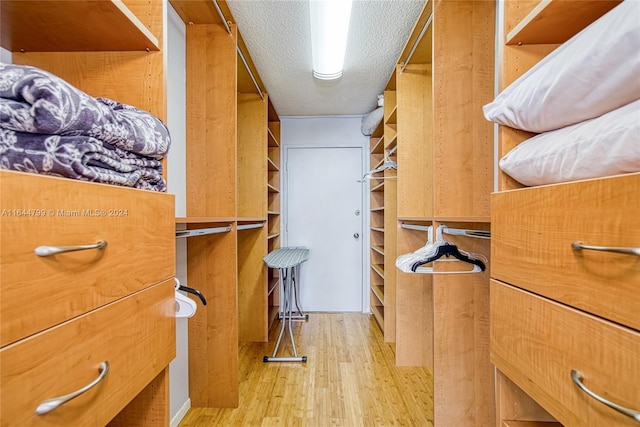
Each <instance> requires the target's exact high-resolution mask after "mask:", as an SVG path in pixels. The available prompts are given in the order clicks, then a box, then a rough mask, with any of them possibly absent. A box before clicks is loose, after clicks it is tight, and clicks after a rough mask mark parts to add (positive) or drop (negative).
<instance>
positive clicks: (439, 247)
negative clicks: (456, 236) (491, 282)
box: [411, 225, 486, 274]
mask: <svg viewBox="0 0 640 427" xmlns="http://www.w3.org/2000/svg"><path fill="white" fill-rule="evenodd" d="M444 228H446V225H440V226H438V228H437V230H436V242H435V243H434V245H433V247H434V249H435V251H434V252H433V254H430V255H429V256H427V257H426V258H422V259H420V260H418V261H417V262H415V263H414V264H413V265H412V266H411V271H413V272H415V273H428V274H461V273H480V272H482V271H484V270H485V269H486V266H485V264H484V262H483V261H482V260H481V259H480V258H484V259H485V261H486V257H484V255H480V254H472V253H469V252H466V251H463V250H460V249H458V247H457V246H456V245H455V244H453V243H451V242H448V241H446V240H444V237H443V233H442V231H443V229H444ZM452 256H453V257H454V258H456V259H458V260H460V261H464V262H467V263H470V264H473V265H474V267H473V269H472V270H463V271H442V272H437V271H434V270H433V267H421V266H422V265H424V264H429V263H431V262H433V261H435V260H437V259H440V258H442V257H446V258H449V257H452ZM451 261H452V260H451Z"/></svg>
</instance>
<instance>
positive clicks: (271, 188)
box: [267, 184, 280, 193]
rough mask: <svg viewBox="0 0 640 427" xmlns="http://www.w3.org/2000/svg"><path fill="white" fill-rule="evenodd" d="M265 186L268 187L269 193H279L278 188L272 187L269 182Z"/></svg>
mask: <svg viewBox="0 0 640 427" xmlns="http://www.w3.org/2000/svg"><path fill="white" fill-rule="evenodd" d="M267 187H269V193H280V190H278V189H277V188H276V187H274V186H273V185H271V184H267Z"/></svg>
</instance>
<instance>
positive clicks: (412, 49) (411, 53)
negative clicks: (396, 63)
mask: <svg viewBox="0 0 640 427" xmlns="http://www.w3.org/2000/svg"><path fill="white" fill-rule="evenodd" d="M431 21H433V12H431V14H430V15H429V18H428V19H427V22H425V24H424V27H422V31H420V35H419V36H418V38H417V39H416V41H415V42H414V43H413V46H412V47H411V50H410V51H409V55H407V59H405V60H404V62H403V63H402V67H400V72H403V71H404V69H405V68H406V67H407V65H408V64H409V61H410V60H411V57H412V56H413V53H414V52H415V50H416V48H417V47H418V43H420V40H422V37H423V36H424V33H426V32H427V29H428V28H429V25H431Z"/></svg>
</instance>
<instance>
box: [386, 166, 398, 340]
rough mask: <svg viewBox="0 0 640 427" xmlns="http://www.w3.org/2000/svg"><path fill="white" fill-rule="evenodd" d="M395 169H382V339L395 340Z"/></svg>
mask: <svg viewBox="0 0 640 427" xmlns="http://www.w3.org/2000/svg"><path fill="white" fill-rule="evenodd" d="M396 175H397V174H396V171H394V170H392V169H387V170H385V171H384V176H385V178H386V179H385V180H384V271H385V274H384V341H385V342H395V340H396V271H397V270H396V258H397V257H398V254H397V250H396V236H397V233H398V222H397V217H396V212H397V201H398V199H397V195H396V189H397V183H398V180H397V179H396V178H392V177H394V176H396Z"/></svg>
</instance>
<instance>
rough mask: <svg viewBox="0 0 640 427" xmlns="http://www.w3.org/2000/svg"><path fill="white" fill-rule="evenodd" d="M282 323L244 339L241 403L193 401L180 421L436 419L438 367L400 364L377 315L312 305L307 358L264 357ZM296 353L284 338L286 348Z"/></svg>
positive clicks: (299, 326) (304, 347) (383, 422)
mask: <svg viewBox="0 0 640 427" xmlns="http://www.w3.org/2000/svg"><path fill="white" fill-rule="evenodd" d="M279 326H280V325H279V323H276V324H275V325H274V327H273V328H272V330H271V333H270V336H271V338H270V342H269V343H241V344H240V356H239V358H240V405H239V407H238V408H234V409H212V408H192V409H191V410H190V411H189V413H188V414H187V415H186V416H185V418H184V419H183V420H182V422H181V423H180V427H196V426H198V427H200V426H286V427H295V426H307V427H315V426H318V427H321V426H345V427H359V426H420V427H430V426H432V425H433V387H432V386H433V381H432V376H431V372H430V371H429V370H428V369H426V368H418V367H396V366H395V354H394V349H393V345H392V344H388V343H384V342H383V339H382V334H381V332H380V329H379V328H378V326H377V325H376V324H375V320H374V319H373V317H372V316H371V315H366V314H356V313H346V314H343V313H310V319H309V321H307V322H297V323H296V325H295V329H294V336H295V341H296V346H297V347H298V354H300V355H306V356H307V357H308V361H307V363H283V362H270V363H263V361H262V357H263V356H265V355H268V356H271V354H272V352H273V345H274V343H275V338H277V333H278V332H279ZM285 338H287V335H285ZM283 340H284V338H283ZM284 342H288V339H287V340H286V341H284ZM283 350H284V351H283ZM290 354H291V349H290V346H286V347H285V348H284V349H282V345H281V349H280V352H279V355H290Z"/></svg>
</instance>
